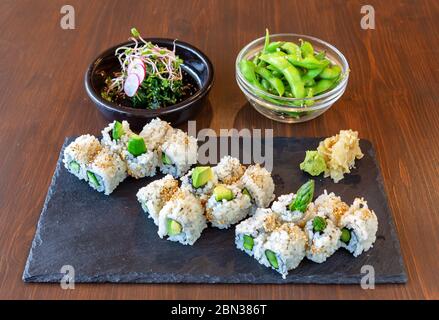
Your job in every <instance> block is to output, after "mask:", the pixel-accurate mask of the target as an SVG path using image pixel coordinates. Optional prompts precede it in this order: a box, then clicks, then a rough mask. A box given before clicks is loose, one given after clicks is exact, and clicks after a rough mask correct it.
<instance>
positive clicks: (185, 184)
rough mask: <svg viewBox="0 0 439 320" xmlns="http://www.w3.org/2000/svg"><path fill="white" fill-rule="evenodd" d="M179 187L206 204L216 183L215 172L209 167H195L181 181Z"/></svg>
mask: <svg viewBox="0 0 439 320" xmlns="http://www.w3.org/2000/svg"><path fill="white" fill-rule="evenodd" d="M180 180H181V187H182V188H183V189H186V190H188V191H190V192H191V193H193V194H194V195H196V196H197V197H200V199H201V200H202V202H203V203H204V202H206V201H207V199H208V198H209V197H210V195H211V194H212V192H213V188H215V186H216V184H217V183H218V179H217V177H216V174H215V172H214V171H213V170H212V168H211V167H201V166H200V167H195V168H193V169H192V170H190V171H189V172H188V173H187V174H186V175H185V176H183V177H182V178H181V179H180Z"/></svg>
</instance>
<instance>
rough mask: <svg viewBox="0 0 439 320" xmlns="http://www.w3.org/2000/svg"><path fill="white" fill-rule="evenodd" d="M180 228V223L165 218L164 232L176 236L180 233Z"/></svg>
mask: <svg viewBox="0 0 439 320" xmlns="http://www.w3.org/2000/svg"><path fill="white" fill-rule="evenodd" d="M182 229H183V228H182V227H181V224H180V223H178V222H177V221H175V220H173V219H171V218H168V219H166V232H167V234H168V236H176V235H178V234H180V233H181V231H182Z"/></svg>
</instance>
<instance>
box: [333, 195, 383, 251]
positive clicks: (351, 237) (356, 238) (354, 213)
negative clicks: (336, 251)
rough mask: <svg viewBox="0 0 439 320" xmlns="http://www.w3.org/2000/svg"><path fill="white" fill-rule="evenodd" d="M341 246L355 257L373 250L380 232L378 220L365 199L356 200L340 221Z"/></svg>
mask: <svg viewBox="0 0 439 320" xmlns="http://www.w3.org/2000/svg"><path fill="white" fill-rule="evenodd" d="M340 228H341V236H340V242H341V243H340V244H341V246H342V247H343V248H345V249H347V250H348V251H349V252H351V253H352V254H353V255H354V257H358V256H359V255H360V254H361V253H363V252H366V251H367V250H369V249H370V248H372V246H373V244H374V242H375V240H376V233H377V231H378V219H377V216H376V215H375V212H373V210H370V209H369V207H368V206H367V201H364V199H363V198H356V199H355V200H354V203H353V204H352V205H351V206H350V207H349V210H348V212H346V214H345V215H343V217H342V218H341V219H340Z"/></svg>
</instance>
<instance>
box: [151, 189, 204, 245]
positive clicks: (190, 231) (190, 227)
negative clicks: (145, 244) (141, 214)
mask: <svg viewBox="0 0 439 320" xmlns="http://www.w3.org/2000/svg"><path fill="white" fill-rule="evenodd" d="M168 218H169V219H173V220H175V221H177V222H178V223H179V224H180V225H181V227H182V232H181V233H179V234H177V235H172V236H168V240H170V241H177V242H180V243H181V244H185V245H186V244H189V245H193V244H194V243H195V241H197V239H198V238H199V237H200V236H201V233H202V232H203V230H204V229H205V228H206V227H207V224H206V217H205V216H204V210H203V206H202V205H201V203H200V200H198V199H197V198H196V197H195V196H194V195H193V194H192V193H190V192H189V191H187V190H179V191H178V192H177V193H176V194H175V195H174V196H173V197H172V198H171V199H170V200H169V201H168V202H167V203H166V204H165V205H164V207H163V208H162V210H161V211H160V213H159V230H158V235H159V236H160V238H163V237H165V236H167V235H168V232H167V219H168Z"/></svg>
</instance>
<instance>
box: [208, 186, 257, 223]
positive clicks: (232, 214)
mask: <svg viewBox="0 0 439 320" xmlns="http://www.w3.org/2000/svg"><path fill="white" fill-rule="evenodd" d="M250 207H251V202H250V197H249V196H247V195H245V194H243V193H242V192H241V189H240V188H239V187H237V186H235V185H224V184H219V185H217V186H216V187H215V188H214V189H213V194H212V196H211V197H210V198H209V200H208V201H207V204H206V217H207V220H208V221H209V222H210V223H211V224H212V226H213V227H217V228H219V229H228V228H229V227H230V226H231V225H232V224H235V223H238V222H239V221H241V220H242V219H244V218H245V217H247V215H248V214H249V212H250Z"/></svg>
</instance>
